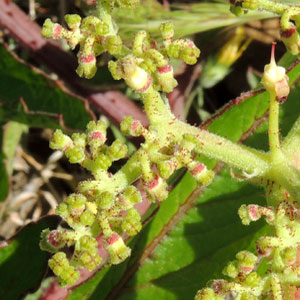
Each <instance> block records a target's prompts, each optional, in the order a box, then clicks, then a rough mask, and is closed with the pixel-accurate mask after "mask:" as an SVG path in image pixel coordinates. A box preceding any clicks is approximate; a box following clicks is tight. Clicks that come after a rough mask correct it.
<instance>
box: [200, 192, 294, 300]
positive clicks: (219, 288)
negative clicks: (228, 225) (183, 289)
mask: <svg viewBox="0 0 300 300" xmlns="http://www.w3.org/2000/svg"><path fill="white" fill-rule="evenodd" d="M299 212H300V206H299V204H298V203H297V202H293V201H292V199H291V198H290V197H288V198H287V199H286V200H284V201H281V202H280V203H279V204H278V206H277V207H276V209H274V208H273V207H262V206H258V205H248V206H246V205H242V207H241V208H240V209H239V216H240V217H241V220H242V222H243V224H245V225H249V223H250V222H251V221H256V220H258V219H260V218H261V217H262V216H264V217H265V219H266V221H267V223H268V224H270V225H271V226H272V227H273V228H274V231H275V233H274V235H273V236H262V237H260V238H259V239H258V240H257V242H256V250H257V256H256V255H254V254H252V253H251V252H249V251H241V252H239V253H238V254H237V255H236V260H234V261H232V262H230V263H229V264H228V265H227V266H226V267H225V269H224V270H223V274H224V275H226V276H228V277H230V278H231V281H227V280H223V279H220V280H214V281H213V282H212V284H211V287H208V288H204V289H202V290H200V291H199V292H198V293H197V295H196V297H195V299H197V300H208V299H215V300H217V299H218V300H219V299H220V300H221V299H227V297H229V296H231V297H232V298H233V299H265V297H267V296H268V295H269V298H267V299H278V300H279V299H296V295H297V293H298V290H297V288H296V286H299V285H300V266H299V263H298V262H297V256H298V255H299V254H298V253H299V240H300V218H299ZM263 261H264V262H266V263H267V264H268V265H269V267H268V270H267V272H266V274H265V275H264V276H261V275H259V274H258V273H257V269H258V268H259V266H260V263H262V262H263Z"/></svg>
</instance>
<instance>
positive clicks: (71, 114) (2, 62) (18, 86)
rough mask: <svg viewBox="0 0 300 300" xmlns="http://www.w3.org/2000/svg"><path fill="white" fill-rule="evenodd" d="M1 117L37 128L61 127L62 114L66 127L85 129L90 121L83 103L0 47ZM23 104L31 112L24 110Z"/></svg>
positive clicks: (2, 119) (5, 120) (3, 121)
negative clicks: (59, 124) (59, 118)
mask: <svg viewBox="0 0 300 300" xmlns="http://www.w3.org/2000/svg"><path fill="white" fill-rule="evenodd" d="M0 78H1V80H0V104H1V106H0V120H1V122H2V123H5V122H7V121H11V120H14V121H18V122H21V123H25V124H28V125H29V126H35V127H42V128H45V127H50V128H57V127H58V123H59V122H58V116H59V115H60V114H61V115H62V116H63V120H64V123H65V124H66V126H67V127H69V128H73V129H84V128H85V126H86V124H87V122H88V121H90V120H91V117H90V115H89V114H88V112H87V110H86V109H85V105H84V102H83V101H82V100H81V99H78V98H75V97H73V96H71V95H69V94H66V93H65V92H64V91H63V90H62V89H61V88H59V87H58V85H57V84H56V83H55V82H54V81H52V80H50V79H48V78H46V77H45V76H44V75H42V74H41V73H40V72H38V71H37V70H36V69H34V68H30V67H29V66H27V65H25V64H23V63H22V62H21V61H19V60H18V61H17V60H16V59H15V58H14V57H13V56H12V55H11V54H10V53H9V52H8V51H7V50H6V49H5V47H4V46H2V45H1V46H0ZM20 98H23V99H24V103H25V105H26V106H27V108H28V110H29V111H27V112H26V111H25V108H24V106H22V104H21V102H20Z"/></svg>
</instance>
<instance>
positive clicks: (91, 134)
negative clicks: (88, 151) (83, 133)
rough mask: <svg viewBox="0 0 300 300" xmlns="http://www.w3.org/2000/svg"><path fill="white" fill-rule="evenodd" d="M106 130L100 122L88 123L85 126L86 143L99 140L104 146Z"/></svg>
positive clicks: (104, 125)
mask: <svg viewBox="0 0 300 300" xmlns="http://www.w3.org/2000/svg"><path fill="white" fill-rule="evenodd" d="M106 129H107V125H106V124H105V123H103V122H102V121H97V122H95V121H90V122H89V123H88V124H87V126H86V130H87V135H88V141H89V142H90V141H93V140H100V141H101V142H102V144H104V143H105V141H106ZM102 144H101V145H102Z"/></svg>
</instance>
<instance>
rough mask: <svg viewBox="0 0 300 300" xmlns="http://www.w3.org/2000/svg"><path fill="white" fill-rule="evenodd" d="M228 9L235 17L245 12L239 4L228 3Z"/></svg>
mask: <svg viewBox="0 0 300 300" xmlns="http://www.w3.org/2000/svg"><path fill="white" fill-rule="evenodd" d="M230 11H231V13H232V14H234V15H235V16H237V17H240V16H242V15H243V14H244V13H245V10H244V9H243V8H242V7H241V6H239V5H238V6H235V5H230Z"/></svg>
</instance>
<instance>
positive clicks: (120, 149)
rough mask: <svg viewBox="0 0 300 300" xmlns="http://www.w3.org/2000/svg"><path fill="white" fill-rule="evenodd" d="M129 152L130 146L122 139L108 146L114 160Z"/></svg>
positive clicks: (110, 156) (109, 153) (110, 155)
mask: <svg viewBox="0 0 300 300" xmlns="http://www.w3.org/2000/svg"><path fill="white" fill-rule="evenodd" d="M127 152H128V148H127V146H126V145H125V144H123V143H122V142H121V141H120V140H115V141H114V142H113V143H112V145H111V146H110V147H109V148H108V153H107V155H108V157H109V158H110V159H111V160H112V161H114V160H119V159H121V158H124V157H125V156H126V154H127Z"/></svg>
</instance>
